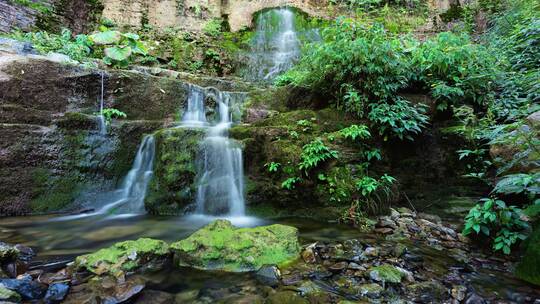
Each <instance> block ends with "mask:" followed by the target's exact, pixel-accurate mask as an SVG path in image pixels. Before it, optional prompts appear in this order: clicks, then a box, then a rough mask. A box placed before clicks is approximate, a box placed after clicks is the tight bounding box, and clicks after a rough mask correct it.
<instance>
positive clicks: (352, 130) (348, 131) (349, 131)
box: [339, 125, 371, 141]
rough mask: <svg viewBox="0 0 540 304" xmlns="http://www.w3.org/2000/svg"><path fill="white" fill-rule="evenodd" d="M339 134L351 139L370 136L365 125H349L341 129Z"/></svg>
mask: <svg viewBox="0 0 540 304" xmlns="http://www.w3.org/2000/svg"><path fill="white" fill-rule="evenodd" d="M339 134H340V135H341V136H343V137H345V138H350V139H351V140H353V141H354V140H356V138H359V139H368V138H370V137H371V133H369V129H368V127H367V126H365V125H360V126H359V125H351V126H349V127H347V128H344V129H341V130H340V131H339Z"/></svg>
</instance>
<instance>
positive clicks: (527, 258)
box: [516, 226, 540, 285]
mask: <svg viewBox="0 0 540 304" xmlns="http://www.w3.org/2000/svg"><path fill="white" fill-rule="evenodd" d="M516 276H517V277H518V278H520V279H522V280H524V281H527V282H529V283H532V284H536V285H540V226H538V227H536V229H535V230H534V232H533V233H532V235H531V236H530V238H529V239H528V240H527V248H526V250H525V255H524V256H523V258H522V260H521V262H520V263H519V265H518V266H517V267H516Z"/></svg>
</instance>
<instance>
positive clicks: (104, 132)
mask: <svg viewBox="0 0 540 304" xmlns="http://www.w3.org/2000/svg"><path fill="white" fill-rule="evenodd" d="M104 95H105V73H104V72H101V96H100V99H99V134H101V135H107V124H106V123H105V116H104V115H103V99H104Z"/></svg>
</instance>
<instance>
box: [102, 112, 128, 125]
mask: <svg viewBox="0 0 540 304" xmlns="http://www.w3.org/2000/svg"><path fill="white" fill-rule="evenodd" d="M102 114H103V118H105V122H106V123H107V125H109V124H111V121H112V119H113V118H127V115H126V113H124V112H122V111H120V110H118V109H115V108H107V109H103V112H102Z"/></svg>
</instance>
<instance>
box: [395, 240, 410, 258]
mask: <svg viewBox="0 0 540 304" xmlns="http://www.w3.org/2000/svg"><path fill="white" fill-rule="evenodd" d="M406 252H407V246H405V245H403V244H400V243H397V244H396V245H395V246H394V247H392V256H393V257H396V258H399V257H401V256H402V255H403V254H405V253H406Z"/></svg>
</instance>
